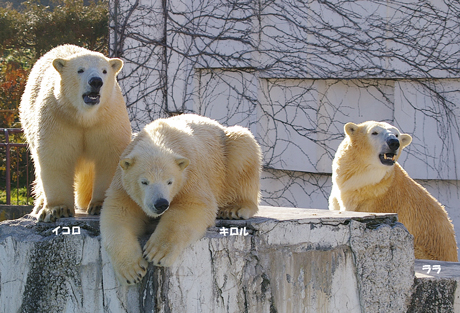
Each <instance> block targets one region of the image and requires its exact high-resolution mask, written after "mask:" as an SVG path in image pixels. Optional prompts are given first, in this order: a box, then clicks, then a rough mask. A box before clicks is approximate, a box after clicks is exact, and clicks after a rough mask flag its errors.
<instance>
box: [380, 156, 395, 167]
mask: <svg viewBox="0 0 460 313" xmlns="http://www.w3.org/2000/svg"><path fill="white" fill-rule="evenodd" d="M379 159H380V162H382V164H383V165H393V164H395V159H396V154H394V153H381V154H379Z"/></svg>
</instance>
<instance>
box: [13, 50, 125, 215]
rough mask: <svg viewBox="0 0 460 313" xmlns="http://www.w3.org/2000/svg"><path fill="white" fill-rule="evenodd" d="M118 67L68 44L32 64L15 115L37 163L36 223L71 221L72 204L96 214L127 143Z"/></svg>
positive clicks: (111, 61)
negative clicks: (117, 77) (67, 218)
mask: <svg viewBox="0 0 460 313" xmlns="http://www.w3.org/2000/svg"><path fill="white" fill-rule="evenodd" d="M122 66H123V62H122V61H121V60H120V59H108V58H106V57H105V56H103V55H102V54H100V53H97V52H93V51H89V50H87V49H84V48H80V47H77V46H73V45H63V46H59V47H57V48H54V49H52V50H51V51H49V52H48V53H46V54H45V55H44V56H43V57H41V58H40V59H39V60H38V61H37V63H35V65H34V66H33V68H32V71H31V73H30V75H29V78H28V81H27V85H26V88H25V91H24V94H23V96H22V99H21V105H20V108H19V109H20V119H21V123H22V126H23V128H24V133H25V135H26V139H27V141H28V143H29V147H30V151H31V154H32V158H33V160H34V165H35V176H36V180H35V187H34V192H35V197H36V200H35V208H34V213H35V214H37V215H38V218H39V220H40V221H45V222H50V221H54V220H56V218H59V217H67V216H72V215H73V214H74V213H75V211H74V206H75V203H76V204H77V206H78V207H80V208H85V209H87V211H88V213H89V214H98V213H99V211H100V208H101V206H102V202H103V200H104V197H105V191H106V190H107V188H108V187H109V185H110V182H111V180H112V177H113V175H114V173H115V169H116V167H117V164H118V159H119V156H120V154H121V153H122V152H123V150H124V149H125V148H126V146H127V145H128V144H129V142H130V140H131V126H130V122H129V118H128V113H127V111H126V106H125V102H124V100H123V96H122V94H121V90H120V87H119V86H118V83H117V80H116V76H117V73H118V72H119V71H120V70H121V68H122ZM74 195H75V196H76V201H75V199H74Z"/></svg>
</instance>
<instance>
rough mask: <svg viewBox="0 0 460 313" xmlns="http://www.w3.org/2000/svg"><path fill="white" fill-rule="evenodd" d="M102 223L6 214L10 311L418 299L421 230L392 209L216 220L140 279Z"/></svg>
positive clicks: (3, 287)
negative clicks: (134, 281)
mask: <svg viewBox="0 0 460 313" xmlns="http://www.w3.org/2000/svg"><path fill="white" fill-rule="evenodd" d="M98 224H99V223H98V219H97V218H94V217H87V216H86V215H82V216H78V217H76V218H66V219H61V220H59V221H58V222H56V223H50V224H45V223H36V221H35V219H34V218H32V217H30V216H26V217H24V218H21V219H18V220H14V221H5V222H2V223H0V312H5V313H6V312H34V313H35V312H47V313H48V312H50V313H51V312H59V313H60V312H75V313H76V312H78V313H87V312H130V313H131V312H133V313H134V312H216V313H217V312H235V313H236V312H238V313H239V312H253V313H261V312H278V313H281V312H286V313H287V312H373V313H374V312H405V311H406V310H407V307H408V305H409V303H410V296H411V292H412V291H411V288H412V284H413V280H414V265H413V264H414V258H413V243H412V241H413V239H412V236H411V235H410V234H409V233H408V232H407V230H406V229H405V228H404V227H403V226H402V224H400V223H398V222H397V221H396V215H394V214H363V213H356V212H342V213H340V212H332V211H326V210H304V209H289V208H274V207H261V209H260V212H259V214H258V216H256V217H254V218H252V219H250V220H248V221H224V220H218V221H217V224H216V227H213V228H210V229H209V230H208V232H207V234H206V236H205V237H204V238H202V239H201V240H199V241H198V242H196V243H195V244H193V245H192V246H190V247H189V248H187V249H186V251H185V253H184V254H183V255H182V256H181V257H180V259H179V261H178V262H177V264H176V265H175V266H173V267H171V268H159V267H153V266H150V267H149V269H148V273H147V275H146V277H145V278H144V279H143V281H142V282H141V283H140V284H138V285H136V286H132V287H125V286H120V285H119V283H118V281H117V280H116V278H115V275H114V272H113V268H112V266H111V264H110V261H109V260H108V257H107V255H106V253H105V251H104V249H101V244H100V233H99V227H98ZM58 227H59V228H58ZM65 227H68V228H65ZM223 227H224V228H225V229H226V230H227V231H228V232H232V233H234V232H235V231H238V232H244V233H247V235H244V233H243V234H242V235H233V236H230V235H229V234H227V235H224V234H223V233H222V230H223ZM77 230H79V233H78V232H77ZM72 231H73V232H74V234H73V235H72ZM67 232H69V234H66V233H67ZM147 238H148V237H147V236H146V237H144V238H141V241H145V240H146V239H147Z"/></svg>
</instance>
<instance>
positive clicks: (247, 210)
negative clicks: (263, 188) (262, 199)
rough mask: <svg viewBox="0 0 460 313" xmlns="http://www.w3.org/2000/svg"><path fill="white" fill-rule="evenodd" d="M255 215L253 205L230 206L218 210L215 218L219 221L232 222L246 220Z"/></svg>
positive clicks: (255, 207) (255, 208)
mask: <svg viewBox="0 0 460 313" xmlns="http://www.w3.org/2000/svg"><path fill="white" fill-rule="evenodd" d="M256 213H257V206H256V205H255V204H248V205H240V204H231V205H228V206H225V207H223V208H219V211H218V212H217V218H219V219H229V220H231V219H233V220H239V219H243V220H247V219H248V218H251V217H253V216H254V214H256Z"/></svg>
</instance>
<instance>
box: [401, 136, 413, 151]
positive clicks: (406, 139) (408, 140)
mask: <svg viewBox="0 0 460 313" xmlns="http://www.w3.org/2000/svg"><path fill="white" fill-rule="evenodd" d="M399 142H400V143H401V148H405V147H407V146H408V145H409V144H410V143H411V142H412V137H411V136H410V135H408V134H401V135H399Z"/></svg>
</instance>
